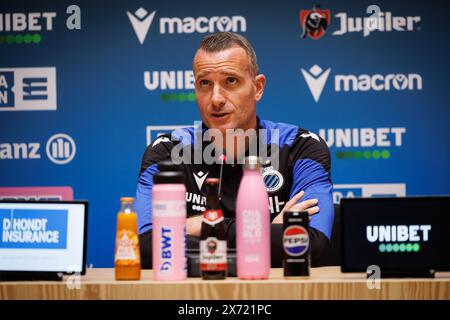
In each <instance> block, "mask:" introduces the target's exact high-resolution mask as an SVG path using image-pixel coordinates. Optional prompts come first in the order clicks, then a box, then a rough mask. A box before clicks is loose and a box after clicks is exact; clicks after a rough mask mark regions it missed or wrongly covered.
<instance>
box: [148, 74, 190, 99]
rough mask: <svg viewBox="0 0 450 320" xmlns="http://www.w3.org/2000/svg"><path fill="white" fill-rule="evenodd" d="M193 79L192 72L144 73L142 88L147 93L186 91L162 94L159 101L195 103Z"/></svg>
mask: <svg viewBox="0 0 450 320" xmlns="http://www.w3.org/2000/svg"><path fill="white" fill-rule="evenodd" d="M194 83H195V79H194V72H193V71H192V70H171V71H157V70H153V71H144V86H145V88H146V89H147V90H149V91H154V90H157V89H159V90H163V91H167V90H188V91H184V92H183V91H182V92H170V93H166V92H163V93H162V94H161V100H162V101H163V102H167V101H172V102H175V101H179V102H195V101H196V96H195V92H194V89H195V86H194Z"/></svg>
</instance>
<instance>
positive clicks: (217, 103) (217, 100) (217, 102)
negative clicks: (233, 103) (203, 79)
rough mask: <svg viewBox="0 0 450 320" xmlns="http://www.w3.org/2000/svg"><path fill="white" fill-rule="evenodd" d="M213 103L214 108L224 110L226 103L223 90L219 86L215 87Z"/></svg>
mask: <svg viewBox="0 0 450 320" xmlns="http://www.w3.org/2000/svg"><path fill="white" fill-rule="evenodd" d="M211 102H212V105H213V107H214V108H222V107H223V106H224V105H225V103H226V98H225V96H224V94H223V90H222V88H221V87H220V86H219V85H214V87H213V92H212V100H211Z"/></svg>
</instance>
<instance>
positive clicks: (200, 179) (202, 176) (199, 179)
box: [193, 171, 209, 190]
mask: <svg viewBox="0 0 450 320" xmlns="http://www.w3.org/2000/svg"><path fill="white" fill-rule="evenodd" d="M193 174H194V178H195V182H196V183H197V187H198V190H202V186H203V183H204V182H205V179H206V177H207V176H208V174H209V172H207V173H203V171H199V172H197V174H195V172H193Z"/></svg>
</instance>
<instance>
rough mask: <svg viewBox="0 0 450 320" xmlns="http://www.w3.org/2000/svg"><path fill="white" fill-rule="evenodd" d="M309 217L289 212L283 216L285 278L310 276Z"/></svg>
mask: <svg viewBox="0 0 450 320" xmlns="http://www.w3.org/2000/svg"><path fill="white" fill-rule="evenodd" d="M308 228H309V215H308V212H306V211H296V210H287V211H286V212H285V213H284V215H283V240H282V242H283V269H284V276H285V277H301V276H309V267H310V249H309V247H310V239H309V232H308Z"/></svg>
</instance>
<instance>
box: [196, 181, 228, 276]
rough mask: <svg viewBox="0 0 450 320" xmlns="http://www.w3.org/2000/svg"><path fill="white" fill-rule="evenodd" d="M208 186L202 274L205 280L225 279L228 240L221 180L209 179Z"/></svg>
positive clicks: (201, 263) (201, 248)
mask: <svg viewBox="0 0 450 320" xmlns="http://www.w3.org/2000/svg"><path fill="white" fill-rule="evenodd" d="M205 185H206V210H205V211H204V212H203V221H202V229H201V235H200V273H201V276H202V278H203V279H205V280H220V279H225V277H226V274H227V240H226V238H225V225H224V221H223V212H222V210H220V202H219V179H217V178H209V179H206V181H205Z"/></svg>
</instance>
